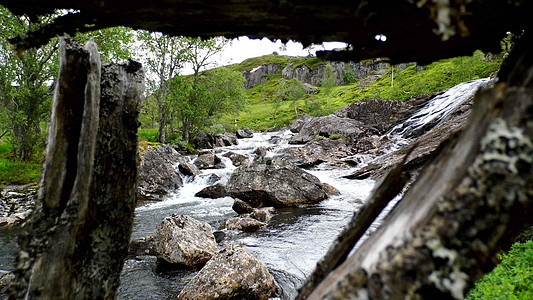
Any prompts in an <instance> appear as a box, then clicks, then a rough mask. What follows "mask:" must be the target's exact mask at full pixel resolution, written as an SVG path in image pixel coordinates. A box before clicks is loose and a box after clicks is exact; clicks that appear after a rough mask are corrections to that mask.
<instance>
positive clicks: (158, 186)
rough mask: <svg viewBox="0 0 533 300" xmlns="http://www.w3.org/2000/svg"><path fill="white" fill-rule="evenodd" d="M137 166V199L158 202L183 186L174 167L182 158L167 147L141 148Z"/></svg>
mask: <svg viewBox="0 0 533 300" xmlns="http://www.w3.org/2000/svg"><path fill="white" fill-rule="evenodd" d="M141 153H144V154H143V155H141V164H140V166H139V193H138V195H139V198H140V199H141V200H160V199H161V197H162V196H164V195H166V194H167V193H168V192H169V191H173V190H176V189H179V188H180V187H182V186H183V180H182V179H181V177H180V175H179V173H178V172H177V171H176V169H175V167H174V165H175V164H176V163H178V162H180V161H183V160H184V158H183V156H181V155H180V154H179V153H178V152H177V151H176V150H174V149H173V148H172V147H170V146H167V145H159V146H156V147H152V146H148V148H142V149H141Z"/></svg>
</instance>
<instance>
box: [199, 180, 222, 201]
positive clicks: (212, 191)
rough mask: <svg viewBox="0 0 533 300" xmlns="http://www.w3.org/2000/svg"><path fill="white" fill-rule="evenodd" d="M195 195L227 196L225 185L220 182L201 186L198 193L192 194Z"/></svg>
mask: <svg viewBox="0 0 533 300" xmlns="http://www.w3.org/2000/svg"><path fill="white" fill-rule="evenodd" d="M194 196H196V197H201V198H209V199H217V198H223V197H226V196H227V192H226V187H225V186H224V185H222V184H220V183H217V184H215V185H211V186H208V187H205V188H203V189H202V190H201V191H199V192H198V193H196V194H194Z"/></svg>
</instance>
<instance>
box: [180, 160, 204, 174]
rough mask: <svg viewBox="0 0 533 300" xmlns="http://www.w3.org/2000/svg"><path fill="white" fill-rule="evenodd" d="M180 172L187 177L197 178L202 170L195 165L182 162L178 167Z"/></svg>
mask: <svg viewBox="0 0 533 300" xmlns="http://www.w3.org/2000/svg"><path fill="white" fill-rule="evenodd" d="M178 170H180V172H181V174H183V175H185V176H196V175H199V174H200V170H198V167H197V166H196V165H194V164H191V163H189V162H182V163H180V164H179V165H178Z"/></svg>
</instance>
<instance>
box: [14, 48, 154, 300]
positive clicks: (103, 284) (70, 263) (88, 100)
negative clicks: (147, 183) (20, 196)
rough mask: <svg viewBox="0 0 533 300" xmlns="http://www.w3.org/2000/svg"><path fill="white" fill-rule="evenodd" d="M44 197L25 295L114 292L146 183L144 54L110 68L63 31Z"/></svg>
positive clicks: (24, 266) (30, 242) (24, 272)
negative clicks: (138, 194)
mask: <svg viewBox="0 0 533 300" xmlns="http://www.w3.org/2000/svg"><path fill="white" fill-rule="evenodd" d="M60 44H61V46H60V72H59V76H58V79H57V85H56V91H55V94H54V103H53V109H52V121H51V124H50V130H49V137H48V146H47V149H46V159H45V163H44V169H43V175H42V178H41V187H40V190H39V199H38V200H39V201H38V203H37V207H36V208H35V210H34V213H33V216H32V218H31V220H30V221H29V222H28V223H27V224H26V225H25V227H26V228H25V233H24V235H23V236H22V237H21V240H20V247H21V251H20V254H19V256H18V258H17V262H18V265H17V270H16V274H17V279H16V284H15V285H14V287H13V290H12V295H13V296H14V297H15V298H16V299H22V298H34V297H36V298H39V299H102V298H113V297H114V296H115V292H116V289H117V287H118V282H119V276H120V271H121V269H122V264H123V262H124V259H125V256H126V254H127V253H126V252H127V244H128V242H129V237H130V235H131V225H132V219H133V209H134V204H135V191H136V184H137V164H136V159H137V133H136V130H137V116H138V111H139V107H140V97H141V94H142V90H143V87H144V83H143V73H142V71H140V65H139V64H138V63H134V62H130V63H129V64H127V65H108V66H104V67H103V68H102V66H101V63H100V57H99V54H98V49H97V46H96V44H94V43H93V42H89V43H88V44H87V45H86V46H85V48H81V47H80V46H77V45H73V44H71V43H70V42H69V41H68V40H65V39H62V40H61V43H60Z"/></svg>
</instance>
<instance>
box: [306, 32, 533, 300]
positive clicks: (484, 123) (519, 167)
mask: <svg viewBox="0 0 533 300" xmlns="http://www.w3.org/2000/svg"><path fill="white" fill-rule="evenodd" d="M528 42H529V43H528ZM531 44H532V43H531V39H529V40H528V39H527V38H524V39H523V41H522V43H521V44H519V45H517V47H516V48H515V51H514V52H515V53H514V54H512V55H511V56H510V61H509V62H508V63H507V64H506V66H505V67H504V68H502V70H507V71H504V72H503V73H501V74H500V78H501V79H502V80H506V82H503V81H500V82H499V83H497V84H496V85H495V87H493V88H492V89H490V90H488V91H485V92H482V93H478V95H477V96H476V98H475V102H474V107H473V112H472V115H471V119H470V120H469V124H468V125H467V127H466V129H465V130H464V131H463V132H462V133H461V134H460V135H458V136H455V137H453V138H451V139H450V140H448V141H447V142H445V143H444V145H441V149H440V151H439V154H438V156H436V157H435V159H434V160H433V161H432V162H431V163H429V164H428V165H426V167H425V168H424V170H423V171H422V172H421V174H420V175H419V177H418V179H417V180H416V182H415V183H414V184H413V186H412V187H411V188H410V189H409V190H408V191H407V193H406V194H405V196H404V197H403V199H402V200H401V202H400V203H399V205H398V206H397V207H396V208H395V209H394V210H393V211H392V212H391V213H390V215H389V216H388V217H387V219H386V220H385V222H384V223H383V224H382V225H381V227H380V228H379V229H378V231H376V232H375V233H374V234H373V235H372V236H371V237H370V238H369V239H368V240H366V241H365V242H364V243H363V244H362V245H361V247H360V248H358V249H357V251H356V252H355V253H354V254H352V255H351V256H350V257H348V259H347V260H346V261H345V262H344V263H342V264H341V265H340V266H339V267H338V268H336V269H335V270H334V271H332V272H331V273H330V274H329V275H328V276H327V277H326V278H325V279H324V280H323V281H322V282H321V283H320V284H319V285H318V287H317V288H316V289H315V290H314V291H313V293H312V294H311V295H310V296H309V298H308V299H405V298H409V299H429V298H435V297H436V298H439V299H440V298H442V299H462V298H463V297H464V295H465V293H466V292H467V291H468V290H469V288H470V287H471V286H472V285H473V284H474V282H475V280H477V279H478V278H480V277H481V276H482V275H483V274H484V273H485V272H487V271H489V270H490V269H491V268H492V267H493V266H494V264H495V263H496V262H497V258H496V254H497V252H498V251H499V250H500V249H501V248H502V247H506V246H508V245H509V244H510V242H511V241H512V239H513V237H514V236H516V235H517V234H518V233H519V231H520V229H521V228H523V225H524V223H527V222H531V219H530V215H531V213H533V205H532V202H533V143H532V138H533V80H532V78H533V55H532V53H533V49H532V46H531Z"/></svg>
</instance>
